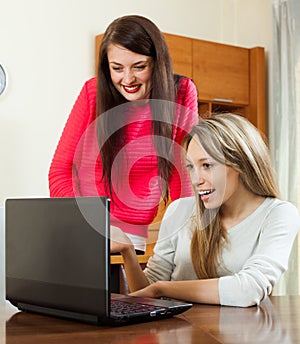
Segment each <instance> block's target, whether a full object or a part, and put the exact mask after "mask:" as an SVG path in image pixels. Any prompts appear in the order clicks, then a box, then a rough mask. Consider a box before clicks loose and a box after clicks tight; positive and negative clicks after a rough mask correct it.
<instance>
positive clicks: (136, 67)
mask: <svg viewBox="0 0 300 344" xmlns="http://www.w3.org/2000/svg"><path fill="white" fill-rule="evenodd" d="M145 68H146V65H141V66H135V67H134V69H135V70H137V71H142V70H144V69H145Z"/></svg>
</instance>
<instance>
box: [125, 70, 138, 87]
mask: <svg viewBox="0 0 300 344" xmlns="http://www.w3.org/2000/svg"><path fill="white" fill-rule="evenodd" d="M134 80H135V75H134V72H133V71H132V70H130V69H128V70H125V71H124V77H123V83H124V84H126V85H130V84H131V83H133V82H134Z"/></svg>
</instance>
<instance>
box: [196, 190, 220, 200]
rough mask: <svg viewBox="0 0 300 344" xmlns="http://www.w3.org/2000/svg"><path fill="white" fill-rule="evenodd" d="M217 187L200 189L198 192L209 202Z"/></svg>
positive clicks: (202, 198)
mask: <svg viewBox="0 0 300 344" xmlns="http://www.w3.org/2000/svg"><path fill="white" fill-rule="evenodd" d="M215 191H216V190H215V189H209V190H199V191H198V194H199V196H200V197H201V200H202V201H203V202H207V201H208V200H209V198H210V196H211V194H212V193H213V192H215Z"/></svg>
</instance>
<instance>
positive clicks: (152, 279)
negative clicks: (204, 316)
mask: <svg viewBox="0 0 300 344" xmlns="http://www.w3.org/2000/svg"><path fill="white" fill-rule="evenodd" d="M183 148H184V150H185V152H186V167H187V169H188V171H189V173H190V178H191V182H192V185H193V188H194V191H195V196H194V197H187V198H181V199H178V200H176V201H174V202H173V203H172V204H171V205H170V206H169V208H168V210H167V212H166V214H165V216H164V219H163V221H162V224H161V229H160V233H159V238H158V241H157V244H156V246H155V250H154V255H153V257H152V258H151V259H150V260H149V262H148V264H147V267H146V269H145V270H144V271H142V270H141V269H140V267H139V264H138V262H137V259H136V256H135V252H134V249H133V247H132V244H131V242H130V240H129V239H128V238H126V237H125V235H123V233H120V231H118V230H113V231H112V238H113V240H112V242H111V248H112V251H117V250H119V251H120V252H121V254H122V255H123V257H124V261H125V269H126V273H127V279H128V284H129V287H130V290H131V291H132V292H133V293H132V294H133V295H137V296H148V297H170V298H176V299H183V300H187V301H190V302H195V303H210V304H221V305H227V306H240V307H248V306H252V305H258V304H259V303H260V302H261V301H262V300H263V299H265V298H266V297H267V296H268V295H270V294H271V292H272V290H273V288H274V286H275V284H276V283H277V282H278V280H279V278H280V276H281V275H282V273H283V272H284V271H285V270H286V269H287V266H288V258H289V255H290V252H291V248H292V245H293V242H294V239H295V237H296V234H297V232H298V229H299V226H300V221H299V213H298V210H297V209H296V207H295V206H293V205H292V204H291V203H289V202H286V201H282V200H280V199H279V192H278V188H277V185H276V182H275V177H274V173H273V169H272V166H271V162H270V157H269V152H268V149H267V147H266V145H265V143H264V140H263V139H262V137H261V135H260V134H259V132H258V131H257V129H256V128H255V127H254V126H253V125H251V124H250V122H249V121H247V120H246V119H245V118H243V117H241V116H237V115H234V114H216V115H214V116H212V117H211V118H207V119H204V120H201V122H200V123H199V125H197V126H195V127H194V128H193V129H192V131H191V132H190V134H189V135H188V136H186V137H185V139H184V141H183Z"/></svg>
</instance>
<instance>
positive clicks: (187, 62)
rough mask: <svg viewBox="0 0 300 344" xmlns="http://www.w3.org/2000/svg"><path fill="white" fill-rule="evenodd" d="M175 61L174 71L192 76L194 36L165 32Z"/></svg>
mask: <svg viewBox="0 0 300 344" xmlns="http://www.w3.org/2000/svg"><path fill="white" fill-rule="evenodd" d="M163 35H164V37H165V40H166V42H167V45H168V48H169V51H170V55H171V58H172V62H173V68H174V73H177V74H181V75H184V76H187V77H189V78H192V73H193V66H192V45H193V44H192V38H188V37H182V36H176V35H172V34H167V33H164V34H163Z"/></svg>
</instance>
